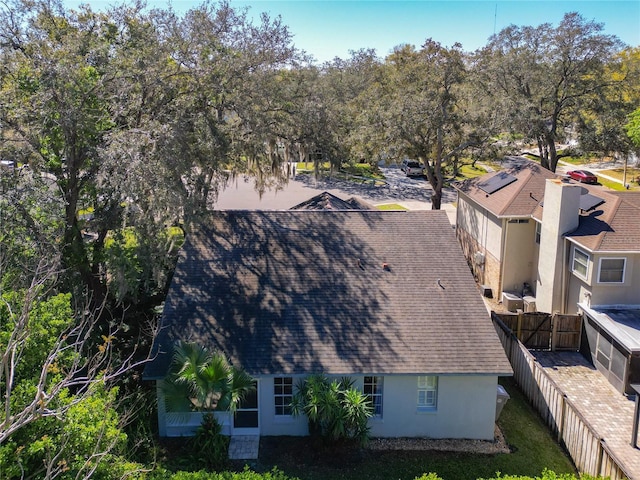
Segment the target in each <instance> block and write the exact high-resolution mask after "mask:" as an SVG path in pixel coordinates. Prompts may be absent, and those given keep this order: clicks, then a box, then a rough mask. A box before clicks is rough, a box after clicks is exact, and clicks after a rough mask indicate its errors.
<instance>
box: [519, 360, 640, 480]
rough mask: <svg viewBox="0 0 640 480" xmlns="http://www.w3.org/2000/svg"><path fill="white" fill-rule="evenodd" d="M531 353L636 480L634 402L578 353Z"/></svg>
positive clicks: (638, 453) (639, 458)
mask: <svg viewBox="0 0 640 480" xmlns="http://www.w3.org/2000/svg"><path fill="white" fill-rule="evenodd" d="M531 354H532V355H534V356H535V357H536V360H537V361H538V363H540V365H541V366H542V367H543V368H544V370H545V372H546V373H547V374H549V376H550V377H551V378H552V379H553V381H554V382H556V385H558V387H559V388H560V389H562V391H563V392H564V393H565V394H566V395H567V398H568V399H569V400H570V401H571V402H572V403H573V405H574V406H575V407H576V408H577V409H578V410H579V411H580V413H581V414H582V416H583V417H584V418H585V419H586V420H587V421H588V422H589V423H590V424H591V426H592V427H593V428H594V429H595V430H596V431H597V432H598V435H600V436H601V437H602V438H603V439H604V440H605V441H606V443H607V446H608V447H609V449H610V450H611V451H612V452H613V454H614V455H615V456H616V457H617V458H618V459H619V461H620V462H621V463H622V464H623V468H624V469H625V470H626V471H627V473H628V474H629V475H630V476H631V477H632V478H633V479H635V480H640V449H637V448H633V447H632V446H631V433H632V428H633V413H634V408H635V402H634V401H633V400H630V399H629V398H627V397H625V396H624V395H622V394H621V393H619V392H618V391H617V390H615V389H614V388H613V386H612V385H611V384H610V383H609V382H608V381H607V379H606V378H605V377H604V376H603V375H602V374H600V373H599V372H598V371H597V370H596V369H595V367H593V366H592V365H591V364H590V363H589V362H588V361H587V360H586V359H585V358H584V357H583V356H582V355H581V354H579V353H571V352H537V351H532V352H531ZM638 443H639V444H640V441H639V442H638Z"/></svg>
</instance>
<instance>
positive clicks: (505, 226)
mask: <svg viewBox="0 0 640 480" xmlns="http://www.w3.org/2000/svg"><path fill="white" fill-rule="evenodd" d="M502 225H503V228H502V248H500V257H501V258H500V278H499V281H500V285H499V286H500V289H499V290H498V294H499V295H500V296H499V297H498V298H499V299H500V300H502V292H503V286H504V263H505V258H506V250H507V239H508V238H509V235H508V233H509V232H508V228H509V222H508V220H506V219H504V218H503V219H502Z"/></svg>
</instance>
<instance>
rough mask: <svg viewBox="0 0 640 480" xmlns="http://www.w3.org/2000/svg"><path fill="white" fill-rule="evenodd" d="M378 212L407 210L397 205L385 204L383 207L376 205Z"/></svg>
mask: <svg viewBox="0 0 640 480" xmlns="http://www.w3.org/2000/svg"><path fill="white" fill-rule="evenodd" d="M376 208H377V209H378V210H409V209H408V208H405V207H403V206H402V205H398V204H397V203H385V204H384V205H377V206H376Z"/></svg>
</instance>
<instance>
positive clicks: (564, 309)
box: [560, 236, 569, 314]
mask: <svg viewBox="0 0 640 480" xmlns="http://www.w3.org/2000/svg"><path fill="white" fill-rule="evenodd" d="M568 243H569V240H567V237H564V236H563V239H562V258H563V262H562V293H561V295H562V297H561V305H560V306H561V309H562V310H561V311H560V313H561V314H565V313H567V310H568V308H567V301H568V298H569V295H567V285H568V283H569V282H568V279H569V275H568V274H567V269H568V268H569V257H568V253H569V251H568V249H567V244H568Z"/></svg>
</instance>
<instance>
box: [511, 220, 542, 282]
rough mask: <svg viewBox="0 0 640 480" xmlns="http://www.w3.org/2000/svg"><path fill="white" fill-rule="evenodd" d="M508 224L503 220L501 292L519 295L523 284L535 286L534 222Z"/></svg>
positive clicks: (535, 252)
mask: <svg viewBox="0 0 640 480" xmlns="http://www.w3.org/2000/svg"><path fill="white" fill-rule="evenodd" d="M527 220H528V221H527V223H510V222H509V220H507V219H505V220H504V229H505V235H504V238H505V245H504V260H503V263H504V269H503V272H504V274H503V279H502V290H503V291H508V292H517V293H521V292H522V289H523V285H524V283H525V282H527V283H528V284H529V286H531V285H533V286H535V282H536V279H537V276H536V274H535V272H536V269H537V268H536V267H537V263H534V259H536V260H537V252H538V249H537V248H536V246H537V245H536V243H535V235H536V222H535V220H533V219H527Z"/></svg>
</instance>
